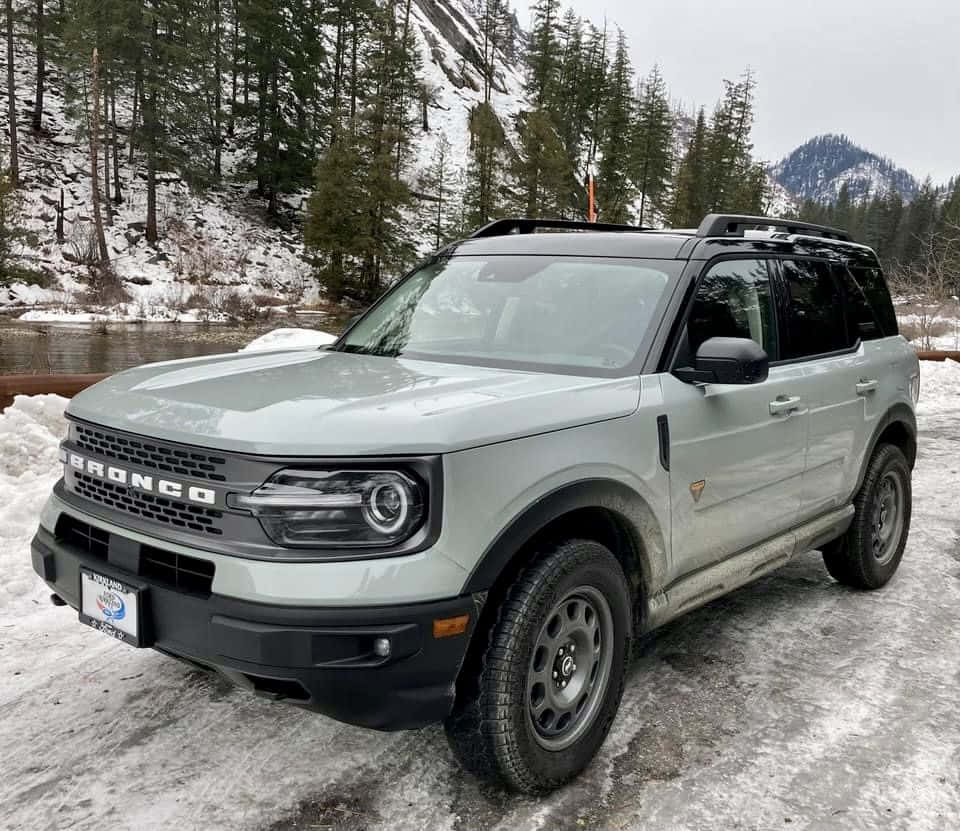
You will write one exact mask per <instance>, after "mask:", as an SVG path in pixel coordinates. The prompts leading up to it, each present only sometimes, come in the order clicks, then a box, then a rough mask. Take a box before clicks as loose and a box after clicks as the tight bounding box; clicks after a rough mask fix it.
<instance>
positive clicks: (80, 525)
mask: <svg viewBox="0 0 960 831" xmlns="http://www.w3.org/2000/svg"><path fill="white" fill-rule="evenodd" d="M54 536H55V537H56V539H57V541H58V542H62V543H65V544H66V545H69V546H72V547H74V548H79V549H80V550H82V551H84V552H86V553H87V554H91V555H93V556H94V557H97V558H99V559H101V560H104V561H106V560H107V559H108V552H109V549H110V533H109V531H103V530H101V529H100V528H95V527H94V526H92V525H89V524H87V523H86V522H83V521H81V520H79V519H76V518H75V517H72V516H70V515H69V514H61V515H60V519H59V520H58V521H57V527H56V531H55V533H54ZM138 562H139V566H138V568H137V574H138V575H140V576H141V577H149V578H150V580H151V581H152V582H154V583H158V584H160V585H164V586H168V587H170V588H171V589H176V590H177V591H182V592H190V593H192V594H202V595H209V594H210V591H211V588H212V586H213V574H214V571H215V568H216V567H215V566H214V564H213V563H212V562H210V561H209V560H201V559H200V558H199V557H190V556H189V555H187V554H177V553H175V552H173V551H164V550H163V549H161V548H154V547H153V546H152V545H141V546H140V557H139V560H138Z"/></svg>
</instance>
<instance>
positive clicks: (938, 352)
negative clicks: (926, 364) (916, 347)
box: [917, 349, 960, 362]
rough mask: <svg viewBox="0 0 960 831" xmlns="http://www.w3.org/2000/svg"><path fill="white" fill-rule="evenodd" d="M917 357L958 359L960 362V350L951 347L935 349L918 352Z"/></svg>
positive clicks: (923, 358) (921, 358)
mask: <svg viewBox="0 0 960 831" xmlns="http://www.w3.org/2000/svg"><path fill="white" fill-rule="evenodd" d="M917 357H918V358H919V359H920V360H921V361H958V362H960V351H956V350H951V349H935V350H933V351H932V352H917Z"/></svg>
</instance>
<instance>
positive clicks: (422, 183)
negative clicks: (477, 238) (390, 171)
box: [417, 132, 457, 248]
mask: <svg viewBox="0 0 960 831" xmlns="http://www.w3.org/2000/svg"><path fill="white" fill-rule="evenodd" d="M451 151H452V148H451V146H450V141H449V140H448V139H447V136H446V134H445V133H442V132H441V133H440V135H439V136H438V137H437V144H436V147H435V148H434V151H433V155H432V157H431V159H430V164H429V165H428V166H427V168H426V169H425V170H424V171H422V173H421V174H420V178H419V181H418V183H417V184H418V189H419V190H420V195H421V199H422V200H423V203H424V215H425V221H424V231H425V233H427V234H428V235H429V237H430V239H431V244H432V245H433V247H434V248H440V246H441V245H442V244H443V243H445V242H447V241H449V240H451V239H453V238H454V237H455V236H456V226H457V219H456V216H455V214H454V210H455V203H454V200H453V198H452V197H453V179H454V160H453V158H452V156H451Z"/></svg>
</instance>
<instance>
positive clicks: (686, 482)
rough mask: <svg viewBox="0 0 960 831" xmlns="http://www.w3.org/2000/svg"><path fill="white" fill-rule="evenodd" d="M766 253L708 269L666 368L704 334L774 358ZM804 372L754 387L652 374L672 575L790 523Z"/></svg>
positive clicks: (692, 350) (801, 446)
mask: <svg viewBox="0 0 960 831" xmlns="http://www.w3.org/2000/svg"><path fill="white" fill-rule="evenodd" d="M774 267H775V266H773V265H772V264H771V261H769V260H766V259H759V258H754V259H725V260H720V261H716V262H714V263H712V264H710V265H708V266H707V268H706V270H705V271H704V274H703V276H702V278H701V280H700V283H699V285H698V287H697V290H696V293H695V295H694V300H693V303H692V307H691V309H690V313H689V315H688V318H687V323H686V325H685V328H684V330H683V331H682V333H681V335H680V338H681V343H680V348H679V350H678V355H677V357H676V358H675V360H674V362H673V365H674V366H675V367H676V366H683V365H689V363H690V362H691V361H692V356H693V355H694V354H696V350H697V348H698V347H699V345H700V344H701V343H702V342H703V341H705V340H706V339H707V338H710V337H746V338H752V339H753V340H755V341H757V343H759V344H760V345H761V346H762V347H763V348H764V349H765V350H766V352H767V354H768V355H769V356H770V358H771V360H773V361H777V360H778V358H779V352H780V347H779V333H778V322H777V315H776V312H775V309H776V303H775V298H774V294H773V292H774V287H773V281H772V280H771V275H772V271H771V269H772V268H774ZM805 372H806V368H805V367H803V366H800V365H785V366H773V367H771V370H770V375H769V377H768V379H767V380H766V381H764V382H762V383H759V384H750V385H726V384H708V385H706V386H697V385H693V384H687V383H684V382H682V381H680V380H679V379H678V378H676V377H675V376H674V375H672V374H669V373H665V374H664V375H662V376H661V388H662V390H663V394H664V402H665V407H666V413H667V416H668V423H669V428H670V482H671V484H670V491H671V506H672V517H673V519H672V534H671V541H672V553H673V561H672V563H673V565H672V570H673V574H672V577H673V579H676V578H678V577H681V576H684V575H686V574H689V573H691V572H693V571H696V570H698V569H700V568H703V567H705V566H709V565H711V564H713V563H716V562H719V561H720V560H723V559H726V558H727V557H729V556H731V555H733V554H736V553H737V552H739V551H741V550H743V549H745V548H748V547H749V546H751V545H753V544H756V543H758V542H761V541H762V540H764V539H767V538H769V537H772V536H775V535H776V534H778V533H781V532H783V531H785V530H787V529H789V528H790V527H792V526H793V525H794V524H795V523H796V518H797V514H798V512H799V509H800V503H801V495H802V481H803V471H804V465H805V456H806V445H807V424H808V407H809V403H808V402H807V401H806V400H804V393H803V389H804V388H805V385H806V384H807V380H806V377H805Z"/></svg>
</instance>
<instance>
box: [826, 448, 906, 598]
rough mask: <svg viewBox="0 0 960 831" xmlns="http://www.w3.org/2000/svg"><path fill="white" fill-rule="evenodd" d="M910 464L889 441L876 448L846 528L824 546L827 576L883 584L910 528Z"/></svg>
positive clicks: (855, 584) (868, 585)
mask: <svg viewBox="0 0 960 831" xmlns="http://www.w3.org/2000/svg"><path fill="white" fill-rule="evenodd" d="M912 498H913V497H912V492H911V487H910V465H909V464H908V463H907V459H906V457H905V456H904V455H903V451H901V450H900V448H899V447H895V446H894V445H892V444H882V445H880V447H878V448H877V449H876V451H875V452H874V454H873V456H872V458H871V459H870V463H869V464H868V465H867V472H866V475H865V476H864V479H863V485H862V486H861V487H860V490H859V492H858V493H857V496H856V498H855V499H854V501H853V505H854V508H855V510H856V513H855V514H854V517H853V522H852V523H851V524H850V528H849V529H848V530H847V532H846V533H845V534H844V535H843V536H842V537H840V539H838V540H835V541H834V542H832V543H830V544H829V545H827V546H825V547H824V549H823V561H824V564H825V565H826V567H827V571H829V572H830V574H831V576H832V577H833V578H834V579H835V580H838V581H839V582H841V583H844V584H846V585H848V586H853V587H855V588H858V589H879V588H880V587H881V586H884V585H886V584H887V582H888V581H889V580H890V578H891V577H893V575H894V572H896V570H897V567H898V566H899V565H900V560H901V559H902V558H903V549H904V547H905V546H906V544H907V535H908V534H909V532H910V513H911V503H912Z"/></svg>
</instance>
